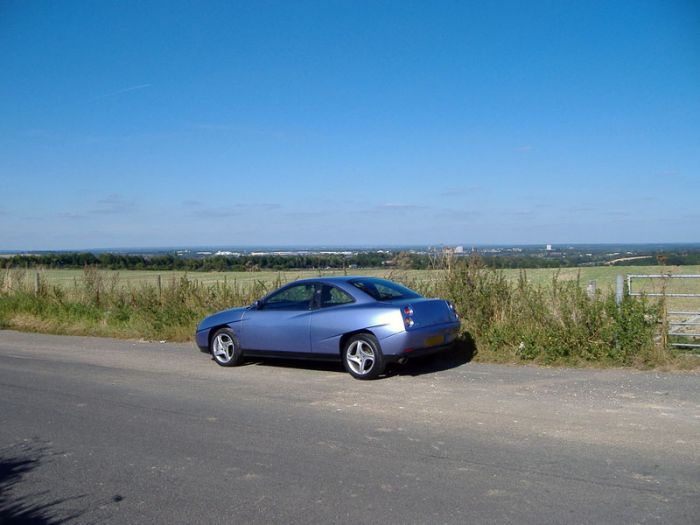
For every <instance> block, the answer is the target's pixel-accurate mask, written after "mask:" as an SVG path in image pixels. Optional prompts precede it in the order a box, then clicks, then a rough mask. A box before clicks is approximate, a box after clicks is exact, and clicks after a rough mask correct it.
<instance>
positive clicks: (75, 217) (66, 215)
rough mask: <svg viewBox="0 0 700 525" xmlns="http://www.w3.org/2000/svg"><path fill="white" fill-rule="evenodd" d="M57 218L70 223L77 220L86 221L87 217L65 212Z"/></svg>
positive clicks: (58, 214)
mask: <svg viewBox="0 0 700 525" xmlns="http://www.w3.org/2000/svg"><path fill="white" fill-rule="evenodd" d="M56 217H58V218H59V219H66V220H69V221H76V220H81V219H84V218H85V215H83V214H82V213H75V212H72V211H63V212H60V213H57V214H56Z"/></svg>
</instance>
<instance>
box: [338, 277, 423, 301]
mask: <svg viewBox="0 0 700 525" xmlns="http://www.w3.org/2000/svg"><path fill="white" fill-rule="evenodd" d="M350 284H352V285H353V286H354V287H355V288H359V289H360V290H362V291H363V292H365V293H366V294H367V295H370V296H371V297H373V298H374V299H376V300H377V301H392V300H394V299H415V298H417V297H420V294H417V293H416V292H414V291H413V290H411V289H410V288H406V287H405V286H401V285H400V284H396V283H395V282H392V281H387V280H386V279H375V278H367V279H353V280H352V281H350Z"/></svg>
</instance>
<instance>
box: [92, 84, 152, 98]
mask: <svg viewBox="0 0 700 525" xmlns="http://www.w3.org/2000/svg"><path fill="white" fill-rule="evenodd" d="M149 87H151V84H139V85H137V86H131V87H128V88H124V89H120V90H118V91H114V92H112V93H107V94H105V95H99V96H97V97H95V98H93V99H92V100H93V101H95V100H101V99H103V98H111V97H116V96H119V95H124V94H125V93H131V92H132V91H140V90H142V89H146V88H149Z"/></svg>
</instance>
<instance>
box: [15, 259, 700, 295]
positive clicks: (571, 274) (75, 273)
mask: <svg viewBox="0 0 700 525" xmlns="http://www.w3.org/2000/svg"><path fill="white" fill-rule="evenodd" d="M502 271H503V273H504V274H505V275H506V276H507V277H508V278H511V279H517V278H518V276H519V275H520V273H521V272H524V273H525V275H526V276H527V279H528V281H530V282H532V283H534V284H547V283H549V282H550V281H551V280H552V278H553V277H554V276H556V275H558V277H559V279H561V280H565V281H569V280H576V279H579V280H580V282H581V284H582V285H584V286H585V285H586V284H587V283H588V282H589V281H593V280H594V281H596V283H597V286H598V288H599V289H601V290H607V289H608V288H614V286H615V278H616V276H617V275H627V274H660V273H663V274H669V273H670V274H696V275H698V274H700V266H698V265H695V266H594V267H584V268H563V269H551V268H536V269H530V270H502ZM27 272H28V275H27V276H25V277H30V276H31V275H33V273H34V270H28V271H27ZM348 272H352V273H356V274H361V275H371V276H379V277H395V278H397V279H401V280H406V281H409V282H410V281H420V282H425V281H432V280H436V279H438V278H439V275H440V273H441V272H443V270H396V269H393V270H387V269H358V270H349V271H348ZM39 274H40V278H41V279H42V280H45V282H46V283H47V284H49V285H61V286H64V287H71V286H74V285H75V284H76V283H79V281H80V280H81V278H82V277H83V270H39ZM100 274H101V275H103V276H104V278H105V279H108V280H110V279H118V281H119V284H120V285H122V286H129V285H139V284H146V283H148V284H155V283H156V281H157V279H158V276H159V275H160V276H161V279H162V282H163V283H165V282H166V281H169V280H172V279H179V278H181V277H183V276H185V275H186V276H187V277H188V278H189V279H190V280H193V281H199V282H201V283H205V284H210V283H214V282H224V281H226V282H228V283H233V282H237V283H239V284H240V285H242V286H245V285H246V284H250V283H254V282H256V281H261V282H263V283H266V284H271V283H273V282H275V281H276V280H280V281H281V282H283V283H285V282H288V281H293V280H296V279H303V278H305V277H317V276H319V275H324V276H330V275H343V271H342V270H335V271H334V270H294V271H284V272H277V271H259V272H191V273H187V274H186V273H185V272H175V271H147V270H146V271H143V270H142V271H139V270H123V271H119V272H117V271H110V270H103V271H100ZM634 284H635V289H639V290H642V291H647V292H649V291H660V282H659V281H647V282H642V281H639V285H637V281H635V283H634ZM671 286H672V288H673V290H671V288H669V291H676V290H677V289H679V287H681V286H683V287H686V288H689V289H692V291H700V279H698V280H692V281H691V280H686V281H683V282H681V281H680V280H674V281H673V282H672V285H671Z"/></svg>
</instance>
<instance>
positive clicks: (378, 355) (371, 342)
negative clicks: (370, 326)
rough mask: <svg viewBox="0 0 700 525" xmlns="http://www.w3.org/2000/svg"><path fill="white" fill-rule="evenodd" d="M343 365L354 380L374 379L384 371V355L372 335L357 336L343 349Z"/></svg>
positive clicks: (348, 341)
mask: <svg viewBox="0 0 700 525" xmlns="http://www.w3.org/2000/svg"><path fill="white" fill-rule="evenodd" d="M343 365H344V366H345V370H347V371H348V372H349V373H350V375H351V376H352V377H354V378H355V379H375V378H376V377H377V376H379V374H381V373H382V372H383V371H384V355H383V354H382V349H381V348H380V347H379V341H377V338H376V337H374V336H373V335H372V334H357V335H354V336H352V337H351V338H349V339H348V340H347V341H346V342H345V346H344V347H343Z"/></svg>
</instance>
